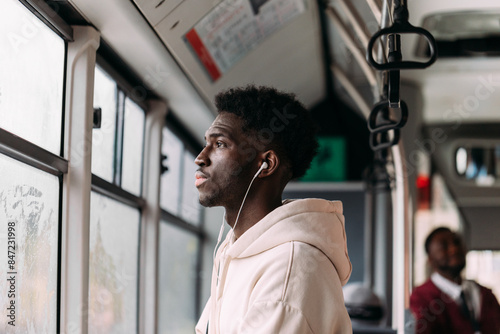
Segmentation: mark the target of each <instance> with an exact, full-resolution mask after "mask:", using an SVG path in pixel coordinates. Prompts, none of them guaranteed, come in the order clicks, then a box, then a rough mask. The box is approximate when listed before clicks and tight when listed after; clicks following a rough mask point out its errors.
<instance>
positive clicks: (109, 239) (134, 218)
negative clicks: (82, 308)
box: [89, 192, 140, 334]
mask: <svg viewBox="0 0 500 334" xmlns="http://www.w3.org/2000/svg"><path fill="white" fill-rule="evenodd" d="M90 205H91V208H90V245H89V333H92V334H127V333H136V332H137V307H138V304H139V301H138V298H137V293H138V288H137V285H138V261H139V222H140V215H139V211H138V210H136V209H134V208H131V207H129V206H127V205H125V204H122V203H119V202H117V201H115V200H113V199H110V198H108V197H105V196H103V195H100V194H97V193H95V192H92V193H91V197H90Z"/></svg>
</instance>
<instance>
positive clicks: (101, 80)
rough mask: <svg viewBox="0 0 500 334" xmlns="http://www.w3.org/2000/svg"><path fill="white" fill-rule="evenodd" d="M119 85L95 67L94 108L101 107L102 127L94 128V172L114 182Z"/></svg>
mask: <svg viewBox="0 0 500 334" xmlns="http://www.w3.org/2000/svg"><path fill="white" fill-rule="evenodd" d="M116 95H117V87H116V83H115V81H113V79H111V78H110V77H109V76H108V75H107V74H106V73H105V72H104V71H103V70H102V69H101V68H100V67H96V68H95V77H94V108H101V115H102V117H101V127H100V128H95V129H93V130H92V173H94V174H95V175H97V176H99V177H101V178H103V179H104V180H106V181H108V182H113V173H114V168H113V162H114V158H115V134H116V98H117V96H116Z"/></svg>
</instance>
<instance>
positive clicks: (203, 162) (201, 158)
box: [194, 146, 210, 167]
mask: <svg viewBox="0 0 500 334" xmlns="http://www.w3.org/2000/svg"><path fill="white" fill-rule="evenodd" d="M194 163H195V164H197V165H198V166H200V167H203V166H208V165H210V159H209V158H208V152H207V147H206V146H205V147H204V148H203V149H202V150H201V152H200V154H198V156H197V157H196V158H195V159H194Z"/></svg>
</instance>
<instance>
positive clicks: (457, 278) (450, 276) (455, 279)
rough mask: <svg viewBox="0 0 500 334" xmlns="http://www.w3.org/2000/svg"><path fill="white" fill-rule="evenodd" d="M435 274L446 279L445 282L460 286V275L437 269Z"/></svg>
mask: <svg viewBox="0 0 500 334" xmlns="http://www.w3.org/2000/svg"><path fill="white" fill-rule="evenodd" d="M436 272H437V273H438V274H439V275H441V276H443V277H444V278H446V279H447V280H449V281H451V282H453V283H455V284H458V285H461V284H462V276H460V273H456V272H449V271H444V270H439V269H437V270H436Z"/></svg>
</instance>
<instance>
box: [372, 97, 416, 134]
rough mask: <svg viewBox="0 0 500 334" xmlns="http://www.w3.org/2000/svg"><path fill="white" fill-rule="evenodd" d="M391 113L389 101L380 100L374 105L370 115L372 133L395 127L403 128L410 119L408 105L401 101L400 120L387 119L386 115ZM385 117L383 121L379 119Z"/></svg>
mask: <svg viewBox="0 0 500 334" xmlns="http://www.w3.org/2000/svg"><path fill="white" fill-rule="evenodd" d="M388 113H389V102H388V101H380V102H378V103H377V104H375V106H374V107H373V109H372V111H371V112H370V116H369V117H368V130H370V132H371V133H380V132H386V131H389V130H393V129H401V128H402V127H403V126H405V124H406V122H407V121H408V106H407V105H406V103H405V101H401V109H400V116H399V120H392V119H387V118H385V117H384V116H385V115H386V114H388ZM377 119H378V120H380V119H383V121H377Z"/></svg>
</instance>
